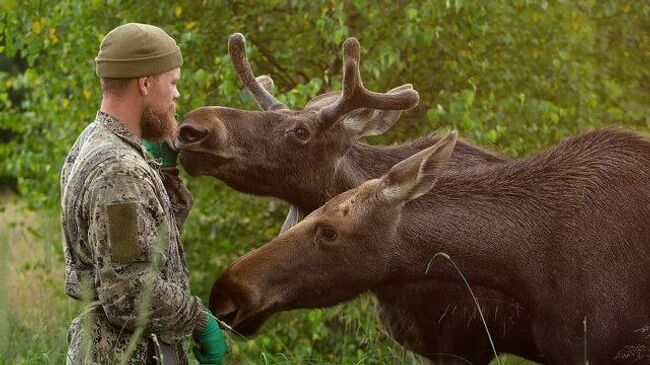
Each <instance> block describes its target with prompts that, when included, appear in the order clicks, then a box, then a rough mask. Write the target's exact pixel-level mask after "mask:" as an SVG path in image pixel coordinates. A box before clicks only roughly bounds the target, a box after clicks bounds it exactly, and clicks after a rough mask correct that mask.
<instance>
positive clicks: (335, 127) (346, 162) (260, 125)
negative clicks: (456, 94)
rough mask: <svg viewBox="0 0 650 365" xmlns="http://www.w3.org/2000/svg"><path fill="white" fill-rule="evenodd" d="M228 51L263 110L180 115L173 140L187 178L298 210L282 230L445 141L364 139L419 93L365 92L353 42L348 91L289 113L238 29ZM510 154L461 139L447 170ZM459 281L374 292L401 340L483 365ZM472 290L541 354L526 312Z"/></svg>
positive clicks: (486, 349)
mask: <svg viewBox="0 0 650 365" xmlns="http://www.w3.org/2000/svg"><path fill="white" fill-rule="evenodd" d="M229 50H230V55H231V59H232V60H233V63H234V65H235V69H236V70H237V72H238V74H239V76H240V78H241V79H242V80H243V81H244V84H245V85H246V87H247V88H248V89H249V91H250V92H251V93H252V94H253V95H254V97H255V100H256V101H257V103H258V105H259V106H260V107H261V108H262V109H263V111H262V112H252V111H243V110H236V109H231V108H222V107H203V108H199V109H196V110H193V111H191V112H190V113H188V114H187V115H186V116H185V117H184V118H183V120H182V121H181V127H180V133H179V138H178V140H177V141H176V146H177V147H178V148H179V149H180V151H181V153H180V160H181V162H182V163H183V165H184V167H185V169H186V170H187V171H188V172H189V173H190V174H191V175H200V174H206V175H211V176H214V177H216V178H218V179H221V180H223V181H225V182H226V183H227V184H228V185H230V186H231V187H233V188H235V189H237V190H239V191H243V192H248V193H253V194H258V195H265V196H273V197H278V198H281V199H284V200H285V201H287V202H289V203H290V204H291V205H292V208H291V212H290V214H289V216H288V218H287V222H285V226H284V227H283V230H285V229H287V228H288V227H290V226H291V225H292V224H293V223H295V222H296V219H295V218H296V216H301V215H304V214H308V213H310V212H312V211H313V210H314V209H316V208H318V207H320V206H321V205H323V204H324V203H325V202H326V201H327V200H329V199H330V198H332V197H334V196H335V195H337V194H339V193H342V192H344V191H346V190H348V189H351V188H354V187H357V186H359V185H360V184H361V183H363V182H365V181H367V180H370V179H373V178H377V177H379V176H381V175H382V174H383V173H386V172H387V171H388V170H389V169H390V168H391V167H392V166H393V165H395V164H396V163H397V162H399V161H401V160H403V159H404V158H406V157H408V156H411V155H413V154H415V153H417V152H419V151H421V150H423V149H425V148H427V147H430V146H431V145H433V144H434V143H435V142H436V141H438V140H439V137H438V136H428V137H424V138H421V139H418V140H416V141H413V142H410V143H405V144H401V145H397V146H372V145H367V144H364V143H361V142H360V141H359V140H360V139H361V138H363V137H364V136H369V135H374V134H380V133H383V132H385V131H386V130H388V129H389V128H390V127H391V126H392V125H393V124H394V123H395V122H396V121H397V119H398V118H399V117H400V115H401V111H402V110H405V109H409V108H411V107H413V106H415V104H416V103H417V101H418V94H417V92H415V91H414V90H412V86H411V85H410V84H406V85H403V86H400V87H398V88H395V89H393V90H391V91H389V92H388V93H386V94H375V93H371V92H369V91H367V90H365V88H364V87H363V85H362V83H361V79H360V75H359V45H358V42H357V41H356V40H355V39H350V40H348V41H347V42H346V44H345V46H344V59H345V62H344V64H345V66H344V90H343V92H341V91H335V92H330V93H326V94H323V95H320V96H317V97H316V98H314V99H313V100H311V101H310V102H309V103H307V105H306V106H305V108H304V109H303V110H302V111H291V110H289V109H288V108H287V107H286V106H284V105H283V104H282V103H280V102H279V101H277V100H276V99H275V98H274V97H273V96H272V95H271V94H270V93H269V90H267V89H266V88H269V89H270V87H269V85H272V80H270V78H268V77H259V78H257V79H255V77H254V76H253V73H252V71H251V69H250V65H249V63H248V61H247V58H246V53H245V44H244V38H243V36H242V35H241V34H235V35H233V36H231V37H230V39H229ZM351 93H352V94H354V95H360V96H354V95H351ZM364 95H371V96H372V98H366V99H368V100H367V101H366V102H364V103H361V102H359V101H355V103H356V104H355V105H357V106H358V108H357V109H353V110H350V111H347V112H345V111H344V112H343V114H341V115H340V116H337V117H335V118H333V117H331V116H328V117H324V118H323V119H321V117H320V114H319V113H320V112H321V110H322V109H323V107H325V106H329V110H335V108H338V109H339V110H344V109H345V108H350V106H347V107H346V106H342V107H341V106H338V107H336V106H334V105H332V104H334V103H335V102H337V100H338V99H342V100H343V101H345V100H350V99H354V100H359V99H361V98H364V97H365V96H364ZM400 95H401V96H400ZM382 98H390V100H392V101H391V103H394V104H390V105H389V104H383V103H382V100H383V99H382ZM398 103H401V104H398ZM385 108H392V109H385ZM326 110H327V109H326ZM333 119H336V120H334V121H333V122H332V120H333ZM505 160H506V159H505V158H504V157H501V156H498V155H495V154H493V153H490V152H487V151H484V150H481V149H479V148H477V147H474V146H472V145H470V144H468V143H466V142H464V141H459V142H458V144H457V146H456V151H455V153H454V155H453V156H452V158H451V161H450V163H449V166H450V169H463V168H466V167H469V166H474V165H478V164H492V163H501V162H503V161H505ZM459 283H460V282H454V283H446V282H442V281H439V280H435V279H432V280H426V281H422V282H418V283H410V284H409V285H406V284H404V283H403V284H400V285H398V286H395V287H394V288H392V289H391V290H385V291H384V292H382V293H375V294H377V295H378V298H379V304H378V308H377V309H378V313H379V316H380V319H381V321H382V323H383V324H384V326H385V327H386V329H387V330H388V331H389V333H390V334H391V335H392V336H393V337H394V338H395V340H396V341H397V342H399V343H400V344H402V345H404V346H405V347H407V348H409V349H410V350H412V351H414V352H416V353H419V354H421V355H423V356H425V357H427V358H430V359H440V360H441V361H443V360H444V361H446V362H451V361H455V360H454V359H456V358H457V357H462V358H465V359H468V360H470V361H472V362H474V363H487V362H489V360H490V359H491V358H492V357H493V355H492V352H491V350H490V345H489V343H488V342H487V338H486V337H485V336H484V335H483V334H484V329H483V328H482V325H481V323H480V322H479V321H478V319H477V318H476V312H475V307H474V304H473V302H472V300H471V298H470V297H469V296H468V294H467V291H466V290H465V289H464V288H463V287H461V286H460V285H459ZM475 290H476V292H477V294H478V295H479V297H480V300H481V303H482V304H483V306H485V307H487V308H489V310H490V311H491V312H492V313H495V315H493V316H490V319H489V321H490V322H489V326H490V328H492V329H493V330H494V332H495V341H496V343H497V347H498V348H499V349H500V350H501V351H510V352H515V349H516V350H518V352H519V353H523V354H525V356H526V357H527V358H531V359H539V356H538V352H537V350H536V348H535V344H534V341H533V340H532V333H531V331H530V327H529V325H528V323H527V320H528V319H527V314H526V310H525V308H522V307H521V305H520V304H519V303H516V302H515V301H514V300H513V299H512V298H510V297H507V296H505V295H504V294H503V293H500V292H498V291H494V290H492V289H488V288H480V287H476V288H475Z"/></svg>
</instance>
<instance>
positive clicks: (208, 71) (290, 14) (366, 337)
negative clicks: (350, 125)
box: [0, 0, 650, 363]
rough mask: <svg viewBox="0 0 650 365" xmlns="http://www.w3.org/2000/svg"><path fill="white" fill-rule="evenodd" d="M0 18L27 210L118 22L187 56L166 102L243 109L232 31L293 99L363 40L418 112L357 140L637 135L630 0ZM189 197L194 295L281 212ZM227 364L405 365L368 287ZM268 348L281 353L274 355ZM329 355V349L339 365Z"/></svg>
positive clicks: (42, 11) (644, 103)
mask: <svg viewBox="0 0 650 365" xmlns="http://www.w3.org/2000/svg"><path fill="white" fill-rule="evenodd" d="M6 6H7V7H6V8H5V9H3V10H2V12H0V85H1V86H0V111H1V113H0V158H1V159H2V161H3V163H2V164H1V165H0V181H5V180H6V179H10V180H11V179H15V181H16V183H17V188H18V190H19V193H20V194H21V195H22V196H24V197H25V198H26V199H27V200H28V202H29V203H30V205H31V206H33V207H56V206H58V204H59V186H58V175H59V171H60V168H61V166H62V163H63V158H64V156H65V155H66V153H67V151H68V149H69V148H70V146H71V145H72V144H73V142H74V140H75V138H76V136H77V135H78V134H79V133H80V132H81V130H83V128H84V127H85V126H86V125H87V124H88V123H89V122H90V121H92V120H93V118H94V114H95V111H96V110H97V108H98V106H99V103H100V99H101V92H100V88H99V82H98V79H97V77H96V76H95V74H94V62H93V59H94V57H95V56H96V54H97V50H98V48H99V44H100V41H101V39H102V37H103V35H104V34H106V33H107V32H108V31H109V30H110V29H112V28H113V27H115V26H117V25H119V24H122V23H125V22H145V23H151V24H155V25H158V26H161V27H163V28H164V29H166V30H167V31H168V32H169V33H170V34H171V35H172V36H173V37H174V38H175V39H176V40H177V41H178V42H179V44H180V47H181V49H182V51H183V56H184V59H185V64H184V66H183V72H182V79H181V82H180V85H179V89H180V92H181V99H180V102H179V106H180V107H181V110H180V113H181V114H182V113H184V112H187V111H189V110H191V109H192V108H195V107H198V106H202V105H216V104H219V105H225V106H231V107H238V108H245V109H251V110H254V109H256V107H255V106H254V103H253V102H252V100H251V98H250V96H249V95H248V94H247V92H245V91H242V90H241V83H240V82H239V80H238V79H237V77H236V75H235V74H234V71H233V69H232V67H231V65H230V60H229V57H228V55H227V50H226V43H227V36H228V35H229V34H231V33H233V32H241V33H243V34H245V35H246V37H247V39H248V48H249V54H250V59H251V62H252V65H253V69H254V71H255V73H256V74H258V75H260V74H269V75H271V76H272V77H273V78H274V80H275V82H276V90H277V91H276V94H277V95H278V96H279V98H280V99H281V100H283V101H284V102H286V103H287V104H289V105H290V106H292V107H295V108H300V107H302V106H303V105H304V104H305V103H306V101H307V100H309V99H310V98H311V97H313V96H315V95H317V94H319V93H322V92H324V91H328V90H332V89H338V88H339V87H340V83H341V51H340V47H341V44H342V42H343V41H344V39H345V38H346V37H348V36H355V37H357V38H358V39H359V41H360V42H361V45H362V63H361V67H362V70H361V72H362V77H363V78H364V80H365V84H366V85H367V86H368V87H369V88H370V89H373V90H388V89H390V88H392V87H395V86H397V85H400V84H403V83H406V82H410V83H413V84H414V87H415V89H416V90H418V91H419V92H420V96H421V102H420V105H419V107H418V108H417V109H415V110H414V111H410V112H407V113H405V114H404V116H403V117H402V120H401V121H400V122H399V123H397V125H396V126H395V127H394V128H393V130H392V131H390V132H389V133H387V134H386V135H383V136H378V137H373V138H372V139H371V142H373V143H388V142H394V141H402V140H405V139H407V138H413V137H415V136H418V135H422V134H426V133H430V132H433V131H435V130H438V129H441V128H454V129H457V130H459V132H460V134H461V136H463V137H464V138H467V139H469V140H471V141H473V142H475V143H477V144H480V145H484V146H488V147H491V148H492V149H494V150H497V151H500V152H504V153H506V154H508V155H510V156H523V155H526V154H529V153H531V152H533V151H536V150H539V149H544V148H547V147H548V146H550V145H553V144H555V143H557V142H558V141H559V140H560V139H561V138H564V137H566V136H569V135H573V134H576V133H578V132H580V131H583V130H585V129H588V128H591V127H594V126H598V125H603V124H611V123H620V124H623V125H625V126H627V127H629V128H632V129H636V130H640V131H648V130H649V129H650V94H649V93H648V92H647V88H648V85H650V71H649V69H648V65H649V64H650V36H649V35H650V14H649V13H650V5H648V3H647V2H639V1H632V0H618V1H594V0H581V1H570V2H547V1H531V0H513V1H508V2H484V1H478V2H475V1H462V0H453V1H452V0H446V1H427V2H389V1H369V0H354V1H324V0H319V1H310V2H304V1H294V0H285V1H281V0H270V1H264V2H261V1H260V2H242V1H228V2H225V1H208V0H203V1H189V0H181V1H176V2H174V3H157V4H155V5H154V4H152V3H149V2H137V1H117V0H107V1H63V2H61V1H49V0H45V1H25V2H24V3H22V4H21V5H20V7H18V6H16V3H15V2H11V1H10V2H6ZM190 188H191V190H192V192H193V193H194V196H195V200H196V205H195V209H194V210H193V211H192V213H191V215H190V218H189V221H188V224H187V227H186V229H185V233H184V238H185V243H186V245H187V247H188V252H189V261H190V265H191V270H192V285H193V290H194V292H196V293H199V294H200V295H202V296H203V298H204V299H207V294H208V292H209V289H210V285H211V283H212V281H213V280H214V278H215V277H216V276H217V275H218V274H219V273H220V272H221V271H222V270H223V269H224V268H225V267H226V266H227V265H228V264H229V263H230V262H232V260H234V259H235V258H236V257H238V256H239V255H240V254H242V253H244V252H246V251H248V250H249V249H251V248H253V247H257V246H259V245H261V244H262V243H264V242H266V241H268V240H270V239H271V238H272V237H273V236H274V235H275V234H276V233H277V232H278V230H279V226H280V224H281V222H282V219H283V217H284V214H285V212H286V207H285V206H284V205H283V204H282V203H279V202H275V201H269V200H267V199H262V198H255V197H249V196H244V195H242V194H239V193H236V192H234V191H232V190H231V189H229V188H227V187H226V186H225V185H223V184H221V183H219V182H215V181H213V180H212V179H208V178H201V179H194V180H192V181H191V182H190ZM232 348H233V353H234V354H236V355H235V356H237V357H238V358H239V359H240V360H241V361H242V362H252V363H265V362H266V363H296V362H303V363H305V362H312V363H322V362H336V363H340V362H344V363H356V362H359V363H378V362H381V363H400V362H401V363H417V362H416V360H415V359H414V358H413V357H412V355H410V354H407V353H405V352H404V351H403V350H402V349H401V348H399V347H398V346H395V345H392V344H391V341H390V339H389V338H388V337H387V335H385V334H384V333H383V332H381V330H379V329H378V327H377V326H376V320H375V318H374V314H373V310H372V299H371V298H366V297H364V298H361V299H360V300H358V301H356V302H354V303H352V304H348V305H344V306H341V307H337V308H334V309H333V310H326V311H299V312H295V313H294V312H292V313H287V314H283V315H280V316H277V317H276V318H275V319H274V320H272V321H271V322H270V323H269V324H268V325H267V326H266V327H265V331H264V334H263V335H262V336H260V337H258V338H257V339H256V340H255V341H254V342H253V341H238V342H234V343H233V346H232ZM278 354H279V355H278ZM341 359H343V361H341Z"/></svg>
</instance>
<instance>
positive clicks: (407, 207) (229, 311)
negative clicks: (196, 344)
mask: <svg viewBox="0 0 650 365" xmlns="http://www.w3.org/2000/svg"><path fill="white" fill-rule="evenodd" d="M455 142H456V137H455V134H452V135H450V136H449V137H448V138H445V139H443V140H441V141H440V142H439V143H437V144H436V145H434V146H432V147H430V148H427V149H425V150H423V151H421V152H419V153H417V154H415V155H413V156H411V157H409V158H407V159H405V160H404V161H402V162H400V163H398V164H397V165H395V166H394V167H392V168H391V169H390V171H389V172H388V173H387V174H385V175H384V176H382V177H380V178H378V179H374V180H370V181H367V182H365V183H363V184H362V185H360V186H359V187H357V188H355V189H352V190H349V191H346V192H344V193H342V194H340V195H338V196H336V197H334V198H333V199H331V200H330V201H328V202H327V203H326V204H325V205H324V206H323V207H321V208H319V209H317V210H315V211H314V212H312V213H311V214H310V215H309V216H307V217H306V218H305V219H304V220H303V221H302V222H300V223H298V224H297V225H296V226H294V227H292V228H291V229H290V230H288V231H287V232H286V233H285V234H284V235H281V236H279V237H278V238H276V239H274V240H273V241H271V242H269V243H267V244H266V245H264V246H263V247H261V248H260V249H258V250H256V251H255V252H252V253H249V254H248V255H246V256H244V257H242V258H241V259H240V260H238V261H236V262H235V263H234V264H233V265H232V266H230V267H229V268H228V269H227V270H226V271H225V272H224V274H223V275H222V276H221V277H220V278H219V279H218V280H217V282H216V283H215V285H214V287H213V291H212V295H211V298H210V307H211V308H212V309H213V310H214V311H215V313H216V314H217V315H218V316H220V317H222V318H224V319H225V320H226V321H227V322H229V323H230V324H231V325H232V326H234V328H235V329H237V330H242V331H245V332H247V333H250V332H253V331H255V330H256V329H257V328H259V326H260V325H261V324H262V323H263V322H264V321H265V320H266V319H267V318H268V317H269V316H270V315H272V314H273V313H275V312H278V311H282V310H288V309H294V308H311V307H321V306H328V305H333V304H336V303H339V302H341V301H344V300H348V299H350V298H353V297H355V296H356V295H358V294H360V293H362V292H365V291H368V290H370V291H372V292H381V291H383V290H386V289H387V288H390V287H394V286H399V285H400V284H402V283H413V282H422V281H427V280H432V279H437V280H457V278H456V277H455V275H454V276H452V274H451V273H452V271H450V270H448V267H447V264H446V263H445V262H438V261H436V262H434V263H433V265H431V268H430V270H429V271H428V273H426V274H425V270H426V268H427V265H428V263H429V261H430V259H431V258H432V257H433V256H434V255H435V254H436V253H437V252H446V253H447V254H449V255H450V256H451V257H452V258H453V259H454V260H455V262H456V263H457V264H458V265H459V266H460V267H461V269H462V270H463V271H464V273H465V275H466V276H467V277H468V279H469V281H470V282H472V283H476V284H479V285H482V286H485V287H491V288H495V289H497V290H499V291H501V292H504V293H507V294H509V295H510V296H512V297H513V298H515V299H516V300H517V301H518V302H519V303H522V304H523V305H524V306H525V307H526V308H529V309H530V311H531V314H532V327H533V334H534V338H535V341H536V343H537V345H538V346H539V349H540V351H541V352H542V355H543V356H544V357H545V358H546V359H547V361H548V362H549V363H552V364H578V363H583V362H584V359H585V358H586V359H587V360H588V361H589V362H590V363H594V364H610V363H614V364H616V363H635V362H636V361H638V363H647V362H648V361H650V351H649V350H648V349H649V348H650V338H649V337H648V336H647V331H646V330H644V329H647V326H648V325H650V291H648V288H649V287H650V272H649V271H648V270H647V268H648V265H649V264H650V225H649V224H648V222H650V143H649V142H648V141H645V140H643V139H642V138H641V137H639V136H637V135H635V134H632V133H628V132H624V131H620V130H616V129H601V130H595V131H592V132H589V133H586V134H584V135H582V136H580V137H577V138H573V139H570V140H566V141H564V142H562V143H561V144H560V145H559V146H557V147H556V148H554V149H552V150H550V151H548V152H545V153H541V154H538V155H535V156H532V157H530V158H526V159H522V160H517V161H508V162H503V163H500V164H492V165H480V166H476V167H473V168H468V169H464V170H446V164H447V162H448V160H449V158H450V156H451V155H452V151H453V147H454V145H455ZM269 258H272V259H269ZM298 273H299V275H298Z"/></svg>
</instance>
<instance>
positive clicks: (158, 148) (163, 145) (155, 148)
mask: <svg viewBox="0 0 650 365" xmlns="http://www.w3.org/2000/svg"><path fill="white" fill-rule="evenodd" d="M143 142H144V148H146V149H147V152H149V153H150V154H151V156H153V158H155V159H161V160H162V167H176V157H178V153H176V152H174V151H173V150H172V149H171V148H169V146H168V145H167V142H152V141H149V140H147V139H145V140H144V141H143Z"/></svg>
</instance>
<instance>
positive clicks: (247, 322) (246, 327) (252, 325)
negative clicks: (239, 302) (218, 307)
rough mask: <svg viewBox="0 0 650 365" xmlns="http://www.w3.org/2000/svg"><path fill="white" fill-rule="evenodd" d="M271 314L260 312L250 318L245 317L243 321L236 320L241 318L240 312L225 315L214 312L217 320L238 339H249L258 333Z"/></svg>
mask: <svg viewBox="0 0 650 365" xmlns="http://www.w3.org/2000/svg"><path fill="white" fill-rule="evenodd" d="M271 314H272V313H269V312H260V313H257V314H254V315H252V316H246V318H244V319H243V320H238V317H241V312H240V311H237V310H236V311H233V312H230V313H227V314H223V315H220V316H219V314H218V312H215V315H217V318H219V319H220V320H222V321H223V322H225V323H226V324H227V325H228V326H230V329H232V332H233V333H234V334H236V335H238V336H240V337H249V336H253V335H255V334H256V333H257V332H259V330H260V328H262V325H263V324H264V323H265V322H266V321H267V320H268V318H269V317H270V316H271Z"/></svg>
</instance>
